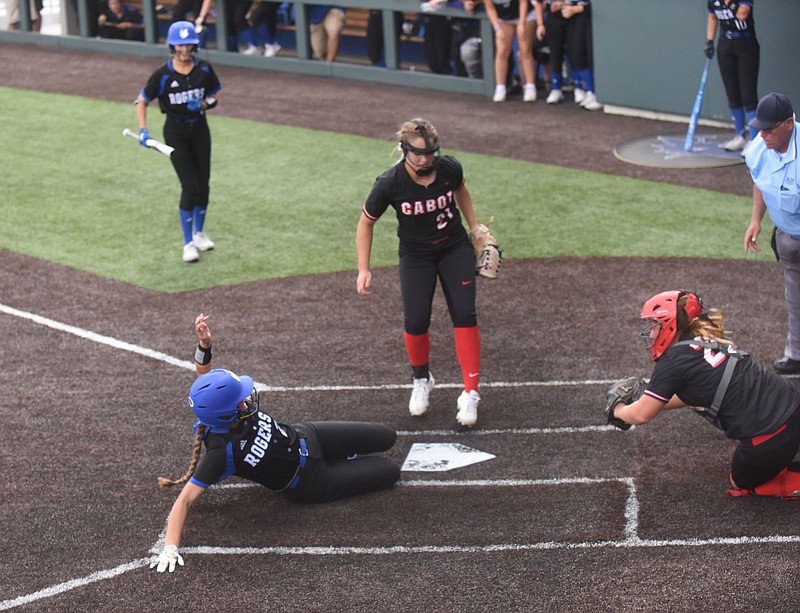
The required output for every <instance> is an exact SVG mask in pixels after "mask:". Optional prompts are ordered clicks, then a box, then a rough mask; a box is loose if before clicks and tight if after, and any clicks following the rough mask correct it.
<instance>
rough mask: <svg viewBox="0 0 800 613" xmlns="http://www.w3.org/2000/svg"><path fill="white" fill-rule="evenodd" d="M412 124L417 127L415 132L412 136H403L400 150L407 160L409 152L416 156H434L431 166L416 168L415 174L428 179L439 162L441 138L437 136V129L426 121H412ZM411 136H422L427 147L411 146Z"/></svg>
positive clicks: (407, 134)
mask: <svg viewBox="0 0 800 613" xmlns="http://www.w3.org/2000/svg"><path fill="white" fill-rule="evenodd" d="M411 123H412V124H414V126H415V127H414V131H413V132H411V133H410V134H409V133H406V134H404V135H403V137H402V138H401V139H400V149H401V150H402V152H403V159H405V157H406V156H407V155H408V152H409V151H410V152H411V153H413V154H414V155H432V156H433V162H432V163H431V165H430V166H425V167H422V168H414V172H416V173H417V174H418V175H419V176H421V177H426V176H428V175H429V174H431V173H432V172H433V171H434V170H436V164H437V162H438V161H439V136H438V135H437V134H436V128H434V127H433V125H432V124H431V123H430V122H429V121H425V120H424V119H412V120H411ZM409 135H419V136H421V137H422V140H423V141H424V142H425V146H424V147H414V146H413V145H411V144H409V143H408V141H407V139H408V136H409Z"/></svg>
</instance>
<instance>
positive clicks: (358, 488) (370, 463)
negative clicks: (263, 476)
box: [284, 421, 400, 504]
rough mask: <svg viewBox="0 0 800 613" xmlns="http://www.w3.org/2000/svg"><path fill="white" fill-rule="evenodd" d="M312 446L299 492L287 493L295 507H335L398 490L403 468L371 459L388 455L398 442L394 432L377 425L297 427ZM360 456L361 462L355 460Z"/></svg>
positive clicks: (321, 423) (334, 423) (338, 423)
mask: <svg viewBox="0 0 800 613" xmlns="http://www.w3.org/2000/svg"><path fill="white" fill-rule="evenodd" d="M296 428H297V429H298V431H299V432H300V434H301V436H304V437H305V438H306V444H307V445H308V461H307V463H306V466H305V467H303V468H301V469H300V472H299V473H298V476H299V478H300V479H299V482H298V485H297V487H296V488H295V489H289V490H284V493H285V494H286V496H287V497H288V498H289V499H291V500H293V501H294V502H300V503H304V504H310V503H318V502H331V501H333V500H339V499H340V498H347V497H349V496H357V495H359V494H366V493H367V492H373V491H376V490H382V489H386V488H389V487H391V486H392V485H394V484H395V483H396V482H397V480H398V479H399V478H400V467H399V466H398V465H397V463H396V462H394V461H393V460H390V459H389V458H386V457H383V456H376V455H366V454H373V453H379V452H382V451H388V450H389V449H391V448H392V446H393V445H394V443H395V441H396V440H397V433H396V432H395V431H394V430H393V429H392V428H390V427H388V426H385V425H383V424H377V423H372V422H356V421H315V422H308V423H302V424H297V425H296ZM354 456H358V457H354Z"/></svg>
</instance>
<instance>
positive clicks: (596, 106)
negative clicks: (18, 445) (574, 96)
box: [581, 92, 603, 111]
mask: <svg viewBox="0 0 800 613" xmlns="http://www.w3.org/2000/svg"><path fill="white" fill-rule="evenodd" d="M581 106H582V107H583V108H585V109H586V110H587V111H599V110H601V109H602V108H603V105H602V104H600V103H599V102H598V101H597V96H596V95H595V93H594V92H586V95H585V96H584V97H583V102H581Z"/></svg>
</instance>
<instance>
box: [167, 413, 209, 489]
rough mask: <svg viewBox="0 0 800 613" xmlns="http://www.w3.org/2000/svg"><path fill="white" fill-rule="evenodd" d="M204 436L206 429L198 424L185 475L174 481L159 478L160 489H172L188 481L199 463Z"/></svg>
mask: <svg viewBox="0 0 800 613" xmlns="http://www.w3.org/2000/svg"><path fill="white" fill-rule="evenodd" d="M205 435H206V427H205V426H204V425H203V424H199V425H198V426H197V432H196V433H195V438H194V450H193V451H192V459H191V461H190V462H189V470H187V471H186V474H185V475H183V477H181V478H180V479H177V480H176V481H173V480H172V479H167V478H166V477H159V478H158V485H159V486H160V487H163V488H167V487H172V486H173V485H183V484H184V483H186V482H187V481H188V480H189V478H190V477H191V476H192V475H193V474H194V471H195V469H196V468H197V463H198V462H199V461H200V451H201V450H202V449H203V439H204V438H205Z"/></svg>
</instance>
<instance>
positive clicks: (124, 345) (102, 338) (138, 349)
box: [0, 304, 616, 392]
mask: <svg viewBox="0 0 800 613" xmlns="http://www.w3.org/2000/svg"><path fill="white" fill-rule="evenodd" d="M0 313H5V314H7V315H11V316H13V317H19V318H21V319H26V320H28V321H32V322H34V323H37V324H39V325H42V326H47V327H48V328H52V329H53V330H58V331H59V332H65V333H67V334H72V335H74V336H78V337H80V338H84V339H86V340H90V341H93V342H95V343H98V344H101V345H107V346H109V347H113V348H115V349H121V350H123V351H128V352H130V353H135V354H137V355H142V356H145V357H148V358H151V359H153V360H158V361H160V362H164V363H166V364H169V365H171V366H177V367H178V368H183V369H186V370H192V371H194V363H193V362H190V361H189V360H180V359H178V358H176V357H173V356H171V355H168V354H166V353H162V352H161V351H156V350H154V349H149V348H147V347H142V346H141V345H134V344H132V343H128V342H125V341H121V340H119V339H116V338H114V337H111V336H106V335H104V334H98V333H96V332H92V331H91V330H86V329H85V328H79V327H77V326H72V325H70V324H65V323H62V322H60V321H56V320H54V319H50V318H48V317H42V316H41V315H36V314H35V313H30V312H28V311H21V310H19V309H15V308H14V307H10V306H8V305H5V304H0ZM614 381H616V379H586V380H582V381H580V380H576V381H486V382H482V383H481V385H482V386H483V387H559V386H581V385H603V384H608V383H613V382H614ZM411 386H412V384H411V383H387V384H378V385H297V386H288V385H267V384H266V383H260V382H256V387H257V388H258V389H259V391H268V392H352V391H380V390H400V389H410V388H411ZM436 387H440V388H450V389H460V388H462V387H463V383H437V384H436Z"/></svg>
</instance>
